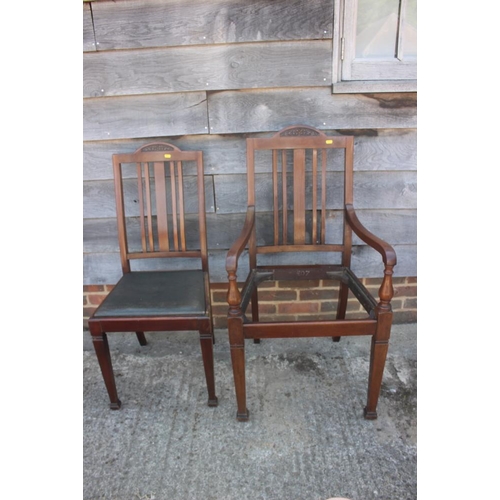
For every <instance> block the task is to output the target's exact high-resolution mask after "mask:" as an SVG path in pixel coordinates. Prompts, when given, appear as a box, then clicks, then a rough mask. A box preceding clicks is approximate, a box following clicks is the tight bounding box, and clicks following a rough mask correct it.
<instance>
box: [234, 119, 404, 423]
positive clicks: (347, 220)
mask: <svg viewBox="0 0 500 500" xmlns="http://www.w3.org/2000/svg"><path fill="white" fill-rule="evenodd" d="M353 159H354V137H352V136H327V135H326V134H324V133H323V132H321V131H320V130H317V129H314V128H312V127H309V126H305V125H294V126H291V127H287V128H285V129H283V130H281V131H280V132H278V133H276V134H275V135H273V136H272V137H269V138H249V139H247V183H248V184H247V188H248V209H247V216H246V220H245V223H244V226H243V228H242V230H241V233H240V235H239V237H238V238H237V239H236V240H235V242H234V244H233V245H232V246H231V248H230V250H229V251H228V253H227V257H226V270H227V273H228V281H229V286H228V295H227V301H228V304H229V313H228V331H229V340H230V343H231V359H232V363H233V374H234V382H235V390H236V400H237V405H238V410H237V418H238V420H240V421H244V420H247V419H248V410H247V408H246V386H245V358H244V340H245V339H247V338H251V339H254V341H255V342H260V339H262V338H297V337H325V336H330V337H332V338H333V340H334V341H336V342H338V341H339V340H340V337H341V336H344V335H371V336H372V354H371V361H370V380H369V392H368V402H367V406H366V408H365V417H366V418H368V419H373V418H376V416H377V415H376V405H377V401H378V397H379V393H380V384H381V380H382V371H383V368H384V364H385V356H386V353H387V347H388V341H389V335H390V328H391V323H392V311H391V306H390V301H391V299H392V295H393V291H392V272H393V267H394V265H395V264H396V254H395V252H394V250H393V248H392V247H391V246H390V245H389V244H388V243H386V242H384V241H383V240H381V239H380V238H378V237H377V236H375V235H373V234H372V233H370V232H369V231H368V230H367V229H366V228H365V227H364V226H363V225H362V224H361V223H360V222H359V219H358V218H357V216H356V212H355V210H354V207H353ZM353 232H354V233H355V234H356V235H357V236H358V237H359V238H361V239H362V240H363V241H364V242H365V243H367V244H368V245H369V246H371V247H372V248H373V249H375V250H376V251H377V252H379V253H380V254H381V256H382V262H381V265H383V281H382V285H381V287H380V290H379V301H377V300H375V298H374V297H372V295H371V294H370V293H369V291H368V290H367V289H366V288H365V287H364V286H363V284H362V283H361V281H360V280H359V279H358V278H357V277H356V276H355V274H354V273H353V272H352V270H351V268H350V266H351V257H352V241H353V236H352V233H353ZM247 246H248V255H249V268H250V272H249V275H248V276H247V278H246V281H245V282H244V285H243V287H242V289H241V290H240V289H239V287H238V280H237V269H238V262H239V257H240V255H241V253H242V252H243V250H244V249H245V248H246V247H247ZM267 280H335V281H337V282H338V283H339V298H338V301H337V314H336V319H335V320H329V321H327V320H324V319H314V320H311V321H278V322H271V321H266V322H263V321H260V320H259V306H258V285H259V284H260V283H261V282H262V281H267ZM349 291H351V292H352V294H353V295H354V296H355V297H356V298H357V299H358V300H359V301H360V303H361V305H362V307H363V308H364V309H365V310H366V312H367V317H366V319H353V320H348V319H346V309H347V299H348V293H349ZM250 303H251V319H250V318H249V317H248V316H247V312H246V310H247V308H248V307H249V305H250Z"/></svg>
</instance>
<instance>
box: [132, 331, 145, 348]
mask: <svg viewBox="0 0 500 500" xmlns="http://www.w3.org/2000/svg"><path fill="white" fill-rule="evenodd" d="M135 334H136V335H137V340H138V341H139V344H140V345H142V346H145V345H148V341H147V340H146V336H145V335H144V332H135Z"/></svg>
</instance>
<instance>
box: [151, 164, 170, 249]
mask: <svg viewBox="0 0 500 500" xmlns="http://www.w3.org/2000/svg"><path fill="white" fill-rule="evenodd" d="M154 179H155V198H156V224H157V229H158V247H159V249H160V250H163V251H167V252H168V251H169V250H170V242H169V237H168V217H167V215H168V212H167V181H166V178H165V163H164V162H154Z"/></svg>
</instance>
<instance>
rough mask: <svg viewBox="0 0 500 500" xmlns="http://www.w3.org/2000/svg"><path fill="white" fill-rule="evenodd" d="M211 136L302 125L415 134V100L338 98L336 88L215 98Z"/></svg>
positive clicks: (228, 94)
mask: <svg viewBox="0 0 500 500" xmlns="http://www.w3.org/2000/svg"><path fill="white" fill-rule="evenodd" d="M208 112H209V114H210V130H211V132H212V133H214V134H235V133H245V132H262V131H269V132H271V131H273V130H281V129H282V128H284V127H286V126H287V125H290V124H293V123H301V124H304V125H310V126H311V127H315V128H319V129H332V128H335V129H353V128H414V127H416V115H417V113H416V97H415V96H414V95H412V94H410V95H403V96H401V95H400V94H334V95H332V92H331V89H330V87H326V88H301V89H294V90H292V89H275V90H247V91H238V92H235V91H227V92H217V93H213V94H209V96H208Z"/></svg>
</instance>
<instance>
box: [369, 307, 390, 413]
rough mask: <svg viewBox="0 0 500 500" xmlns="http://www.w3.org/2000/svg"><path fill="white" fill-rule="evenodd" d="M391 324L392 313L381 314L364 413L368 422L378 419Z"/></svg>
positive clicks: (373, 339) (372, 349)
mask: <svg viewBox="0 0 500 500" xmlns="http://www.w3.org/2000/svg"><path fill="white" fill-rule="evenodd" d="M391 323H392V313H390V312H389V313H386V314H379V317H378V324H377V332H376V334H375V335H374V336H373V337H372V344H371V352H370V369H369V377H368V398H367V403H366V407H365V411H364V414H365V418H366V419H367V420H375V419H376V418H377V403H378V398H379V396H380V389H381V387H382V377H383V374H384V367H385V360H386V358H387V351H388V349H389V336H390V332H391Z"/></svg>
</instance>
